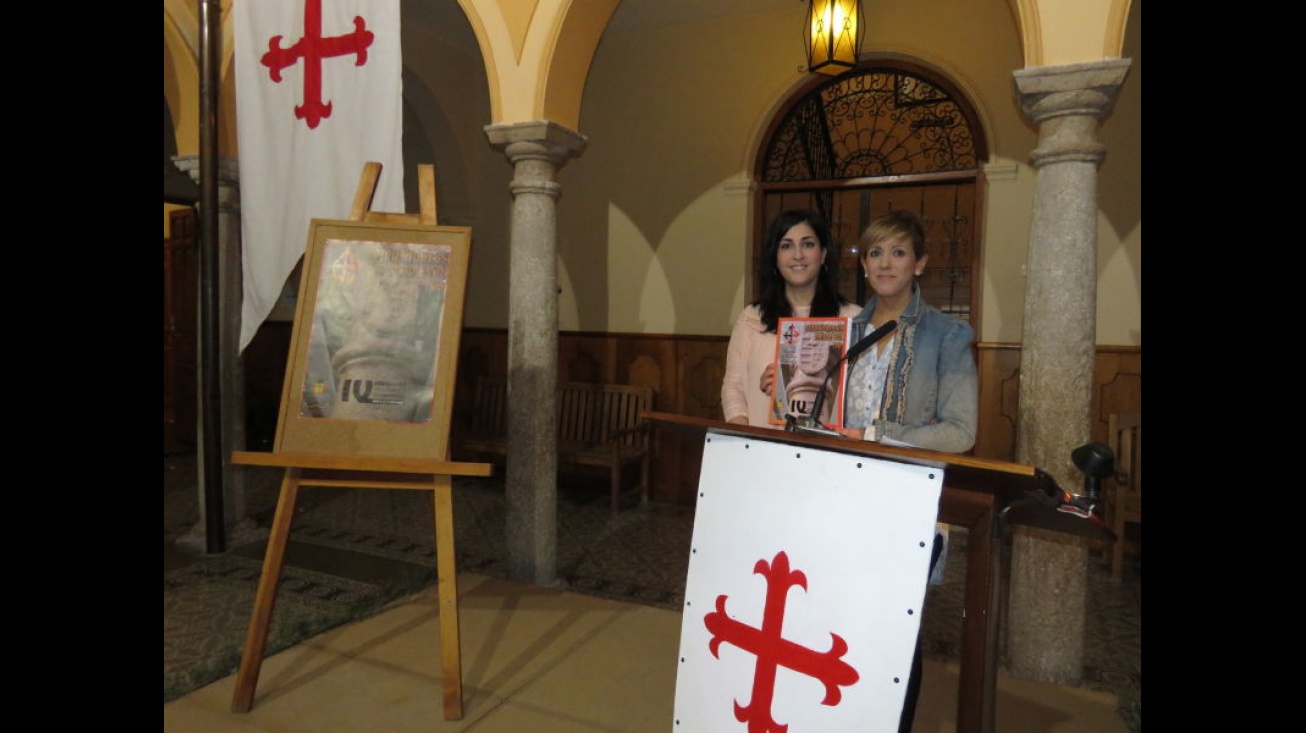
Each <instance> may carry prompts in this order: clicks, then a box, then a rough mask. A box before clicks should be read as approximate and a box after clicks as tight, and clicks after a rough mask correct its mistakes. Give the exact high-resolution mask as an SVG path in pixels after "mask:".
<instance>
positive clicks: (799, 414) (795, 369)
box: [769, 317, 852, 428]
mask: <svg viewBox="0 0 1306 733" xmlns="http://www.w3.org/2000/svg"><path fill="white" fill-rule="evenodd" d="M777 330H778V331H779V334H780V337H779V338H777V339H776V349H775V383H774V385H775V386H774V387H773V388H772V391H771V414H770V416H769V419H770V422H771V424H773V425H784V424H786V422H787V421H786V419H785V417H786V415H792V416H793V417H794V418H795V419H797V420H799V421H802V422H807V421H808V419H809V418H810V417H811V414H812V408H813V406H815V405H816V403H817V401H818V400H817V395H819V394H820V392H821V390H825V397H824V398H822V399H821V400H820V403H821V414H820V415H818V416H817V420H819V421H820V422H821V423H822V424H823V425H827V426H829V427H831V428H841V427H843V388H844V376H845V372H846V371H847V368H848V365H847V363H845V362H841V361H840V359H841V358H842V357H843V354H844V350H845V349H846V348H847V346H848V337H849V335H850V333H851V330H852V321H851V319H849V318H843V317H835V318H781V319H780V320H779V321H778V322H777ZM831 370H833V373H832V372H831Z"/></svg>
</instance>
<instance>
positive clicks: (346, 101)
mask: <svg viewBox="0 0 1306 733" xmlns="http://www.w3.org/2000/svg"><path fill="white" fill-rule="evenodd" d="M235 11H236V15H235V18H234V24H235V37H234V49H235V62H236V129H237V134H238V140H239V147H240V211H241V242H242V251H243V258H244V263H243V264H244V267H243V271H244V291H245V292H244V303H243V305H242V308H241V324H240V348H241V350H242V351H243V350H244V348H245V346H246V345H248V344H249V342H250V340H251V339H253V338H254V334H255V332H257V331H258V328H259V326H260V325H261V324H262V323H263V320H264V319H266V318H267V316H268V314H269V313H270V312H271V311H272V307H273V306H274V305H275V304H276V301H277V298H278V296H279V295H280V294H281V289H282V286H283V284H284V283H285V281H286V278H287V276H289V275H290V272H291V270H293V269H294V267H295V263H296V262H298V260H299V258H300V257H301V256H302V255H303V254H304V246H305V244H306V242H307V238H308V227H309V222H310V221H311V220H312V219H345V218H347V217H348V216H349V209H350V206H351V205H352V203H353V199H354V193H355V191H356V190H357V189H358V180H359V177H360V176H361V174H362V172H363V165H364V164H365V163H367V162H368V161H376V162H379V163H380V164H381V179H380V181H379V182H378V184H377V190H376V195H375V197H374V198H373V200H372V208H373V209H374V210H378V211H393V212H402V211H404V210H405V209H404V188H403V148H402V144H403V114H402V102H401V100H402V96H403V95H402V92H403V87H402V83H401V73H402V71H401V70H402V58H401V53H400V48H399V0H236V3H235Z"/></svg>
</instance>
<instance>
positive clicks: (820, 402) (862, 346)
mask: <svg viewBox="0 0 1306 733" xmlns="http://www.w3.org/2000/svg"><path fill="white" fill-rule="evenodd" d="M897 327H898V322H897V321H889V322H888V323H885V324H884V325H883V326H880V327H879V328H877V329H875V330H874V331H871V332H870V333H869V334H867V335H866V336H864V337H863V338H862V340H861V341H858V342H857V343H855V344H853V345H852V347H851V348H849V349H848V351H847V352H845V353H844V355H843V356H841V357H839V361H836V362H835V363H834V366H832V367H830V371H829V372H828V373H827V374H826V375H825V381H824V382H822V383H821V391H820V392H817V393H816V399H815V400H812V412H811V413H810V414H809V415H807V417H805V418H801V419H800V418H797V417H794V416H793V414H786V415H785V430H787V431H789V432H791V433H800V434H803V435H826V436H830V437H833V438H841V437H843V433H841V432H839V431H838V430H835V429H834V428H830V427H826V426H825V425H823V424H822V423H821V409H822V408H823V407H825V393H826V390H827V389H828V388H829V386H830V378H831V377H833V376H834V374H835V372H837V371H839V364H840V363H842V362H844V361H846V362H848V365H849V366H852V364H853V362H855V361H857V357H859V356H861V355H862V352H864V351H866V350H867V349H869V348H870V347H872V346H874V345H875V343H876V342H877V341H879V340H880V339H882V338H884V337H885V336H888V335H889V334H890V333H892V332H893V329H895V328H897Z"/></svg>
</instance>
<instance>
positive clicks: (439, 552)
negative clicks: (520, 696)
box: [231, 162, 493, 720]
mask: <svg viewBox="0 0 1306 733" xmlns="http://www.w3.org/2000/svg"><path fill="white" fill-rule="evenodd" d="M417 172H418V185H419V191H420V198H421V213H420V214H401V213H394V212H384V211H370V207H371V201H372V196H373V194H374V193H375V192H376V182H377V179H378V178H379V177H380V175H381V164H380V163H374V162H369V163H367V164H366V165H364V166H363V175H362V178H361V179H360V181H359V185H358V192H357V193H356V194H355V196H354V204H353V207H352V208H351V211H350V217H351V218H350V219H348V220H341V221H335V220H323V219H314V220H313V221H312V222H311V223H310V225H309V233H308V245H307V247H306V249H305V251H304V266H303V268H302V269H303V272H302V275H301V277H300V289H299V292H300V299H299V302H298V304H297V305H296V308H295V328H294V331H293V332H292V335H291V341H290V355H289V358H288V360H287V365H286V378H285V382H284V386H283V387H282V393H281V412H280V415H279V419H278V420H277V435H276V440H275V441H274V442H273V450H272V452H270V453H267V452H256V451H234V452H233V453H232V462H233V463H239V464H244V465H251V466H277V467H281V468H284V469H285V477H284V478H283V479H282V481H281V493H280V495H279V496H278V499H277V510H276V513H275V514H274V515H273V517H272V526H271V527H270V528H269V529H268V541H267V550H266V552H265V554H264V558H263V571H262V573H261V575H260V576H259V583H258V591H257V593H256V595H255V597H254V612H253V613H252V614H251V616H250V621H249V629H248V631H247V633H246V636H245V649H244V652H243V653H242V656H241V661H240V669H239V670H238V672H237V673H236V688H235V690H234V691H233V692H232V696H231V709H232V710H233V711H234V712H248V711H249V710H250V708H251V707H252V706H253V704H254V692H255V690H256V688H257V687H258V677H259V671H260V670H261V668H262V665H263V653H264V651H265V650H266V648H267V639H268V630H269V628H270V626H271V622H272V613H273V609H274V608H275V605H276V597H277V584H278V580H279V578H280V577H281V570H282V567H283V565H284V562H285V553H286V544H287V542H288V541H289V539H290V529H291V524H292V522H293V520H294V516H295V501H296V497H297V496H298V494H299V489H300V487H302V486H337V487H354V488H359V489H406V490H419V491H430V492H431V498H432V508H433V514H434V530H435V544H436V567H437V573H438V580H437V586H438V591H437V592H438V595H439V600H440V614H439V615H440V665H441V672H442V679H441V688H442V695H443V702H444V716H445V719H447V720H458V719H461V718H462V715H463V700H462V657H461V654H462V653H461V646H460V643H459V631H458V628H459V626H458V583H457V570H458V568H457V564H456V562H455V552H454V521H453V488H452V479H453V477H454V476H489V475H491V474H492V473H493V471H492V469H493V466H492V465H491V464H488V463H462V462H452V461H450V460H449V424H450V419H451V417H452V412H453V394H454V384H455V378H456V376H457V375H456V370H457V363H458V362H457V355H458V341H459V337H460V336H461V335H462V316H463V296H464V290H465V288H466V284H467V264H468V260H469V250H470V247H471V230H470V229H468V228H466V227H442V226H438V225H437V223H436V214H435V212H436V209H435V169H434V167H433V166H430V165H419V166H418V168H417Z"/></svg>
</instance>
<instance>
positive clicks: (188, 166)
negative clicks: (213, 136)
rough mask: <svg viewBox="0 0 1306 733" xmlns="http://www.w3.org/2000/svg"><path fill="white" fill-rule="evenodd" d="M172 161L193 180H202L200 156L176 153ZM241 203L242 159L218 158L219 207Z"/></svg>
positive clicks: (197, 181)
mask: <svg viewBox="0 0 1306 733" xmlns="http://www.w3.org/2000/svg"><path fill="white" fill-rule="evenodd" d="M172 162H173V163H175V164H176V166H177V169H178V170H180V171H181V172H182V173H185V174H186V175H188V176H190V179H191V180H192V181H195V182H196V183H199V182H200V156H198V155H174V156H173V157H172ZM239 204H240V161H238V160H237V159H235V158H229V157H221V158H218V208H219V209H222V208H224V207H226V206H238V205H239Z"/></svg>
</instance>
